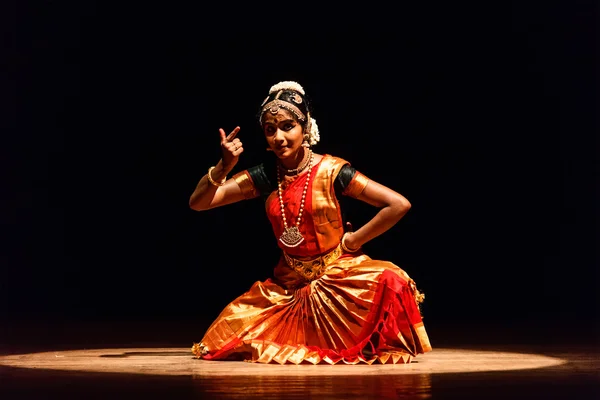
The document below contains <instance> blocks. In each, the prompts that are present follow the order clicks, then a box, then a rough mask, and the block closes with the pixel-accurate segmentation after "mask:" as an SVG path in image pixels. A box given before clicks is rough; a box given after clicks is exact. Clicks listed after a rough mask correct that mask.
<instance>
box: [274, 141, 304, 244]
mask: <svg viewBox="0 0 600 400" xmlns="http://www.w3.org/2000/svg"><path fill="white" fill-rule="evenodd" d="M312 163H313V153H312V151H311V152H310V155H309V157H308V172H307V173H306V183H305V184H304V191H303V192H302V199H301V200H300V210H299V211H298V217H297V218H296V225H294V226H292V227H289V226H288V224H287V220H286V218H285V207H284V205H283V198H282V195H281V192H282V189H281V176H280V174H279V168H277V193H278V195H279V206H280V207H281V218H282V219H283V233H282V234H281V237H280V238H279V240H280V241H281V243H283V244H284V245H286V246H287V247H296V246H298V245H299V244H300V243H302V241H303V240H304V236H302V234H301V233H300V229H299V227H300V222H301V221H302V211H303V210H304V200H305V198H306V192H307V191H308V183H309V181H310V170H311V168H312Z"/></svg>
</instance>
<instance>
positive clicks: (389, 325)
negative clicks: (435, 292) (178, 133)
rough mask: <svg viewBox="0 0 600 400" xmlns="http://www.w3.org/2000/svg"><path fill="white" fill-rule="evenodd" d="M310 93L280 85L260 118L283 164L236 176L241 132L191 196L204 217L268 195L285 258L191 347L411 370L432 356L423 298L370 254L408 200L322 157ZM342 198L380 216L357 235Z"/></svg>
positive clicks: (224, 140) (269, 163)
mask: <svg viewBox="0 0 600 400" xmlns="http://www.w3.org/2000/svg"><path fill="white" fill-rule="evenodd" d="M311 111H312V110H311V105H310V102H309V98H308V97H307V96H306V93H305V91H304V88H303V87H302V86H301V85H299V84H298V83H297V82H293V81H284V82H279V83H278V84H276V85H273V86H272V87H271V89H270V90H269V94H268V96H267V98H266V99H265V100H264V101H263V103H262V105H261V107H260V109H259V114H258V119H259V122H260V125H261V127H262V130H263V132H264V135H265V139H266V141H267V144H268V150H271V151H272V152H273V154H274V155H275V156H276V157H269V158H270V159H269V160H265V162H264V163H262V164H260V165H258V166H255V167H252V168H249V169H247V170H244V171H240V172H238V173H236V174H235V175H233V176H232V177H231V178H229V179H227V176H228V175H229V173H230V172H231V171H232V170H233V169H234V167H235V165H236V164H237V162H238V159H239V157H240V155H241V154H242V152H243V151H244V147H243V145H242V142H241V141H240V139H239V138H238V137H236V136H237V134H238V132H239V130H240V128H239V127H236V128H235V129H234V130H233V131H231V132H230V133H229V134H228V135H227V134H226V133H225V131H224V130H223V129H220V130H219V133H220V136H221V150H222V158H221V160H220V161H219V162H218V163H217V164H216V165H215V166H213V167H210V168H209V169H208V172H207V174H206V175H204V176H203V177H202V178H201V179H200V181H199V182H198V185H197V186H196V189H195V190H194V192H193V193H192V195H191V197H190V207H191V208H192V209H194V210H198V211H200V210H209V209H212V208H215V207H221V206H224V205H227V204H231V203H234V202H237V201H242V200H249V199H256V198H262V199H263V201H264V202H265V209H266V214H267V217H268V218H269V220H270V222H271V225H272V227H273V232H274V234H275V235H276V237H277V238H278V239H279V240H278V244H279V247H280V248H281V258H280V260H279V262H278V263H277V265H275V267H274V273H273V277H272V278H269V279H267V280H266V281H264V282H256V283H254V285H252V287H251V288H250V289H249V290H248V291H247V292H246V293H243V294H242V295H241V296H239V297H238V298H236V299H235V300H233V301H232V302H231V303H229V304H228V305H227V306H226V307H225V309H224V310H223V311H221V313H220V314H219V315H218V317H217V318H216V319H215V320H214V322H213V323H212V324H211V325H210V327H209V328H208V330H207V331H206V332H205V334H204V337H203V338H202V340H201V341H200V342H198V343H194V344H193V346H192V353H193V354H194V355H195V356H196V357H198V358H202V359H204V360H247V361H253V362H261V363H270V362H277V363H281V364H284V363H295V364H300V363H302V362H310V363H313V364H317V363H320V362H326V363H330V364H336V363H338V362H343V363H347V364H356V363H359V362H364V363H368V364H371V363H373V362H375V361H377V362H380V363H384V364H385V363H408V362H410V360H411V359H412V357H414V356H416V355H418V354H422V353H425V352H428V351H430V350H431V346H430V343H429V339H428V336H427V332H426V330H425V327H424V325H423V321H422V318H421V313H420V308H419V303H420V302H422V301H423V297H424V296H423V295H422V294H421V293H420V292H419V291H418V290H417V288H416V285H415V282H414V281H413V280H412V279H411V278H410V277H409V276H408V274H407V273H406V272H405V271H404V270H402V269H401V268H399V267H398V266H396V265H394V264H393V263H391V262H388V261H381V260H374V259H371V258H370V257H369V256H368V255H367V254H365V253H364V252H363V251H362V249H361V248H362V246H363V245H364V244H365V243H367V242H368V241H370V240H372V239H374V238H375V237H377V236H379V235H381V234H383V233H384V232H386V231H387V230H388V229H390V228H391V227H392V226H394V225H395V224H396V223H397V222H398V221H399V220H400V219H401V218H402V217H403V216H404V215H405V214H406V212H407V211H408V210H409V209H410V203H409V201H408V200H407V199H406V198H405V197H404V196H402V195H401V194H399V193H397V192H396V191H394V190H393V189H391V188H388V187H386V186H384V185H382V184H380V183H377V182H375V181H373V180H371V179H369V178H368V177H366V176H365V175H364V174H362V173H361V172H359V171H358V170H356V169H355V168H354V167H353V166H351V165H350V163H349V162H348V161H346V160H343V159H341V158H339V157H335V156H333V155H329V154H323V155H321V154H317V153H315V152H313V150H312V146H314V145H315V144H316V143H317V142H318V141H319V139H320V136H319V129H318V127H317V124H316V121H315V119H314V118H313V117H312V116H311ZM342 196H346V197H348V198H353V199H357V200H359V201H363V202H366V203H368V204H370V205H372V206H374V207H376V208H377V209H378V212H377V213H376V214H375V215H374V217H373V218H372V219H371V220H370V221H368V222H367V223H366V224H364V225H363V226H361V227H360V228H359V229H356V230H355V231H352V230H351V229H345V227H346V228H348V227H349V225H347V224H346V222H345V221H343V217H342V215H343V214H342V212H341V209H340V201H339V200H340V199H341V198H342Z"/></svg>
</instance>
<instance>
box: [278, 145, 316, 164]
mask: <svg viewBox="0 0 600 400" xmlns="http://www.w3.org/2000/svg"><path fill="white" fill-rule="evenodd" d="M308 154H309V151H307V150H306V148H304V147H301V148H300V150H298V152H297V153H296V154H295V155H294V157H291V158H288V159H285V160H279V162H280V163H281V165H282V166H283V167H284V168H286V169H296V168H298V167H299V166H300V165H302V164H303V163H304V162H305V161H306V158H307V157H308Z"/></svg>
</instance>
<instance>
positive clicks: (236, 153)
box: [231, 147, 244, 157]
mask: <svg viewBox="0 0 600 400" xmlns="http://www.w3.org/2000/svg"><path fill="white" fill-rule="evenodd" d="M243 152H244V148H243V147H238V148H237V150H235V151H234V152H233V153H231V154H233V155H234V156H235V157H239V155H240V154H242V153H243Z"/></svg>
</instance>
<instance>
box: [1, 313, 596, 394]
mask: <svg viewBox="0 0 600 400" xmlns="http://www.w3.org/2000/svg"><path fill="white" fill-rule="evenodd" d="M197 330H198V327H197V326H194V324H193V323H192V324H182V323H173V322H168V323H163V322H160V323H157V322H150V323H141V322H130V323H107V322H102V323H87V324H81V323H79V324H70V323H57V324H52V323H50V324H39V323H37V324H22V323H21V324H14V323H13V324H11V325H9V326H7V325H4V326H3V341H2V348H1V349H0V350H1V353H0V398H1V399H42V398H43V399H106V398H110V399H111V400H112V399H121V398H123V399H124V398H127V399H131V398H143V399H178V398H195V399H249V398H261V399H279V398H282V399H286V400H287V399H307V398H319V399H398V398H401V399H429V398H434V399H439V398H452V399H455V398H459V399H574V400H577V399H598V398H600V396H599V395H600V361H599V359H600V357H599V355H600V352H599V351H598V346H597V345H596V342H595V341H593V340H589V338H587V339H586V340H583V339H584V338H576V339H575V338H573V339H572V340H570V339H569V338H568V336H561V337H559V336H554V337H552V338H551V337H549V336H548V335H546V336H545V337H544V336H539V338H537V339H536V337H535V335H534V334H532V335H530V336H526V335H520V336H519V335H514V333H515V332H507V331H505V332H501V334H499V333H500V332H499V331H498V329H497V328H494V329H491V328H489V329H487V330H486V329H484V327H480V329H479V332H478V333H477V335H475V336H472V335H473V333H474V332H477V330H476V329H472V328H471V329H465V330H464V331H461V330H460V329H458V330H453V329H450V328H445V330H443V329H438V330H437V331H436V329H433V330H431V331H432V332H431V333H432V335H431V337H432V338H433V340H432V343H433V344H434V351H432V352H431V353H427V354H425V355H421V356H418V357H416V358H415V359H414V360H413V362H412V363H411V364H409V365H376V364H374V365H371V366H367V365H335V366H331V365H310V364H308V365H278V364H271V365H262V364H254V363H244V362H208V361H203V360H196V359H194V358H193V357H191V354H190V353H189V347H190V346H189V345H191V340H188V342H190V343H185V338H186V337H188V336H190V335H189V332H195V331H197ZM461 332H462V333H463V334H461ZM507 337H509V338H512V340H511V342H512V343H507V340H506V338H507ZM515 337H518V338H520V340H516V339H515ZM435 338H440V340H435ZM442 338H443V339H442ZM192 339H194V340H196V337H193V338H192ZM436 341H437V342H438V344H437V345H436ZM461 342H464V343H461ZM569 342H572V343H569Z"/></svg>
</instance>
